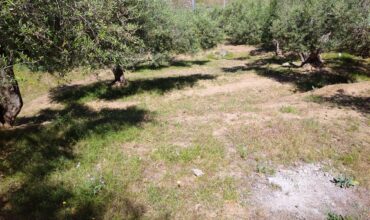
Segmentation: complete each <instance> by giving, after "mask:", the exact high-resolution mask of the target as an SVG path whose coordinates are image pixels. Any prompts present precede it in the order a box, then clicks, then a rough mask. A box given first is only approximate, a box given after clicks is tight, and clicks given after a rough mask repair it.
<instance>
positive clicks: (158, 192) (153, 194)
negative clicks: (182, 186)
mask: <svg viewBox="0 0 370 220" xmlns="http://www.w3.org/2000/svg"><path fill="white" fill-rule="evenodd" d="M147 198H148V201H149V202H150V203H151V204H152V205H154V206H155V207H156V208H158V209H160V210H171V209H172V210H173V209H175V208H176V207H177V206H178V205H179V204H180V201H181V199H180V195H179V191H177V190H176V189H167V188H164V187H157V186H154V185H151V186H149V187H148V189H147Z"/></svg>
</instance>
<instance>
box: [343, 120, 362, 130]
mask: <svg viewBox="0 0 370 220" xmlns="http://www.w3.org/2000/svg"><path fill="white" fill-rule="evenodd" d="M359 129H360V123H359V122H358V121H356V120H354V119H351V121H350V122H349V123H348V127H347V129H346V130H347V131H348V132H356V131H358V130H359Z"/></svg>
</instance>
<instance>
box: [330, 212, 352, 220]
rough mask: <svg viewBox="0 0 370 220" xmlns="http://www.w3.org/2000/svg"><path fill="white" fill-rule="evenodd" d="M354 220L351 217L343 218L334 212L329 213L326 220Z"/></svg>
mask: <svg viewBox="0 0 370 220" xmlns="http://www.w3.org/2000/svg"><path fill="white" fill-rule="evenodd" d="M352 219H353V218H352V217H350V216H343V215H340V214H337V213H334V212H329V213H328V215H327V217H326V220H352Z"/></svg>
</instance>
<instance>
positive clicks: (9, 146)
mask: <svg viewBox="0 0 370 220" xmlns="http://www.w3.org/2000/svg"><path fill="white" fill-rule="evenodd" d="M148 115H149V112H148V111H146V110H144V109H139V108H136V107H131V108H127V109H122V110H113V109H102V110H101V111H93V110H91V109H90V108H88V107H86V106H84V105H81V104H76V103H71V104H69V105H67V107H66V108H65V109H63V110H51V109H46V110H43V111H42V112H40V114H39V115H38V116H35V117H27V118H20V120H19V122H18V124H19V123H31V125H28V126H18V127H15V128H13V129H8V130H0V158H1V161H0V178H1V179H3V178H4V179H6V178H7V177H12V180H13V181H14V180H15V181H16V182H13V183H12V184H11V182H9V184H10V185H11V186H10V187H9V189H7V190H6V191H5V190H4V189H3V190H2V191H0V219H58V218H67V219H92V218H93V217H94V218H97V219H98V218H99V216H100V215H102V214H103V213H104V206H105V203H106V202H107V201H105V200H104V199H95V197H94V196H93V195H92V196H90V197H89V196H86V199H85V200H81V199H80V200H79V201H80V202H79V204H78V205H77V206H76V207H75V208H74V210H73V212H65V207H64V205H63V201H69V200H70V199H73V198H76V197H79V195H76V194H75V192H73V191H72V190H71V188H70V187H68V186H67V185H65V184H63V183H62V182H57V181H50V179H49V178H48V177H49V176H50V175H51V174H52V173H53V172H54V171H56V170H64V169H68V168H69V167H70V166H71V164H74V163H75V158H76V155H75V154H74V152H73V151H74V149H73V147H74V145H75V144H76V143H77V142H78V141H80V140H82V139H85V138H87V137H92V136H98V137H104V136H105V135H107V134H108V133H109V132H111V131H115V130H124V129H126V128H129V127H132V126H140V125H141V123H143V122H146V121H148V120H149V118H148ZM17 177H18V178H17ZM14 178H15V179H14ZM103 198H107V197H104V196H103ZM129 201H130V200H129V199H127V204H128V203H130V202H129ZM128 205H129V206H130V207H129V206H128V208H127V215H131V216H138V215H140V213H141V214H142V212H141V211H140V210H143V209H142V208H141V206H140V205H136V204H133V203H130V204H128ZM131 212H132V213H131Z"/></svg>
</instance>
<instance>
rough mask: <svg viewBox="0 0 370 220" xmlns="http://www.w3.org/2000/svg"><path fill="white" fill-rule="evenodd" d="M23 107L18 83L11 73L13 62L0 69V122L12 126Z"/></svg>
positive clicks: (12, 72)
mask: <svg viewBox="0 0 370 220" xmlns="http://www.w3.org/2000/svg"><path fill="white" fill-rule="evenodd" d="M22 106H23V101H22V96H21V93H20V91H19V87H18V82H17V80H16V79H15V75H14V71H13V62H9V64H8V66H6V67H4V68H2V67H0V122H1V123H2V124H3V125H6V126H12V125H13V124H14V121H15V118H16V117H17V115H18V114H19V112H20V111H21V109H22Z"/></svg>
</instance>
